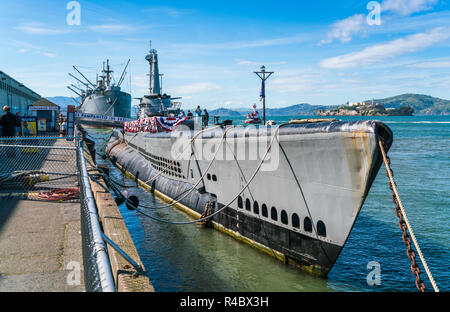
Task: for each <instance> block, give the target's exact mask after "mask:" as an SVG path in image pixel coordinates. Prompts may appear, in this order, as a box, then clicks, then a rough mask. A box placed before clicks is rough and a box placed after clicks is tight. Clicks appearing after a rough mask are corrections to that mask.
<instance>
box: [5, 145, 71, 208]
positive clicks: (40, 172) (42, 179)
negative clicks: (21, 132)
mask: <svg viewBox="0 0 450 312" xmlns="http://www.w3.org/2000/svg"><path fill="white" fill-rule="evenodd" d="M75 161H76V148H75V144H74V138H58V137H54V138H53V137H28V138H5V137H1V138H0V194H1V193H8V194H9V195H14V194H18V195H20V194H27V195H28V196H31V197H33V196H34V197H36V199H43V200H52V199H54V200H60V199H65V200H69V199H77V198H78V196H77V183H78V179H77V174H78V173H77V168H76V166H75ZM61 194H64V195H65V197H64V198H63V197H60V196H61Z"/></svg>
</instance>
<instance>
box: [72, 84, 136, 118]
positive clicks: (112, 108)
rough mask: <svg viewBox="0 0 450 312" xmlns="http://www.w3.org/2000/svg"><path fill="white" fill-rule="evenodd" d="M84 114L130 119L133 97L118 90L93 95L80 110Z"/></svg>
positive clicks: (87, 98) (84, 102)
mask: <svg viewBox="0 0 450 312" xmlns="http://www.w3.org/2000/svg"><path fill="white" fill-rule="evenodd" d="M80 112H81V113H84V114H95V115H102V116H109V117H123V118H130V116H131V95H130V94H128V93H125V92H122V91H118V90H107V91H105V93H104V94H103V95H101V94H91V95H89V96H88V97H86V99H85V100H84V101H83V105H82V106H81V109H80Z"/></svg>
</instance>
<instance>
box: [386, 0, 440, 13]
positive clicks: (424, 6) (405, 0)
mask: <svg viewBox="0 0 450 312" xmlns="http://www.w3.org/2000/svg"><path fill="white" fill-rule="evenodd" d="M438 1H439V0H384V1H383V3H382V4H381V10H382V11H392V12H394V13H397V14H400V15H410V14H413V13H418V12H422V11H427V10H430V9H432V8H433V6H434V5H436V4H437V3H438Z"/></svg>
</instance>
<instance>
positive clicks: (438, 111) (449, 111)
mask: <svg viewBox="0 0 450 312" xmlns="http://www.w3.org/2000/svg"><path fill="white" fill-rule="evenodd" d="M375 102H379V103H381V104H383V105H384V107H386V108H390V107H391V108H399V107H400V106H411V107H412V108H414V115H450V101H449V100H443V99H440V98H436V97H432V96H429V95H423V94H402V95H398V96H393V97H389V98H385V99H379V100H375Z"/></svg>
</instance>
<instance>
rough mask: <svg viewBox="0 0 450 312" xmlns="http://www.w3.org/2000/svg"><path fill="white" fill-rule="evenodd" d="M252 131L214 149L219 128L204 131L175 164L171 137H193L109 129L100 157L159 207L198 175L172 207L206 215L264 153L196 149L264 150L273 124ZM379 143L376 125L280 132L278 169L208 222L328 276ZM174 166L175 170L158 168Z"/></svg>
mask: <svg viewBox="0 0 450 312" xmlns="http://www.w3.org/2000/svg"><path fill="white" fill-rule="evenodd" d="M252 129H253V130H248V129H247V130H246V129H245V128H243V127H237V128H233V129H230V130H229V131H228V133H227V134H226V143H224V144H222V145H219V143H218V142H220V140H221V138H222V137H223V135H224V132H223V131H224V130H223V129H215V130H212V131H209V132H207V133H205V134H202V135H200V136H198V137H197V138H196V139H195V145H192V146H191V150H189V151H187V152H188V153H191V154H190V157H188V158H187V159H181V160H178V159H174V156H173V155H174V153H173V149H174V147H175V145H176V144H177V140H178V137H179V136H180V135H186V136H187V137H188V138H192V137H193V136H194V131H183V132H180V133H179V134H178V135H174V134H168V133H156V134H150V133H138V134H127V133H125V134H124V133H122V132H121V131H118V130H117V131H115V132H114V133H113V135H112V137H111V138H110V140H109V143H108V146H107V149H106V151H107V153H108V155H109V156H110V158H111V160H112V161H113V162H114V163H115V164H117V165H118V166H119V167H120V168H122V169H123V171H124V172H127V173H128V174H129V175H131V176H133V177H134V178H135V179H136V180H137V181H138V182H139V183H140V184H141V185H142V186H144V187H146V188H148V189H149V190H152V191H153V192H155V193H156V194H157V195H159V196H161V197H162V198H164V199H165V200H167V201H169V200H171V199H173V198H175V199H176V198H179V197H180V194H183V193H184V192H186V190H189V189H191V188H192V187H194V185H195V184H196V182H197V181H199V179H200V178H201V177H202V176H204V179H202V181H201V183H199V184H198V185H197V186H196V190H195V191H194V192H192V193H191V194H190V195H189V196H187V197H186V198H183V199H182V200H180V202H179V203H177V204H176V206H177V207H178V208H180V209H182V210H184V211H186V212H188V213H190V214H192V215H193V216H194V217H196V218H200V216H201V215H204V213H205V207H206V205H207V203H214V207H215V208H214V211H218V210H220V209H221V208H223V207H224V205H226V204H228V203H229V202H230V201H233V198H235V197H236V196H237V194H240V192H242V189H243V188H244V187H245V185H246V183H248V182H247V181H248V180H249V179H250V178H251V177H252V174H254V172H255V169H257V167H258V164H260V163H261V161H262V159H263V157H264V155H263V154H264V153H262V154H261V153H257V154H255V155H249V154H248V153H247V152H246V153H247V154H246V155H245V157H236V154H234V152H232V154H234V158H231V159H230V158H229V157H223V158H219V157H218V158H217V159H216V160H215V161H214V162H213V163H211V159H208V158H207V157H205V158H201V157H198V155H196V153H197V152H196V150H199V148H202V147H203V148H205V147H206V148H207V149H211V147H212V146H214V147H213V148H212V149H213V150H214V149H215V148H221V149H224V153H228V152H229V151H230V150H233V151H239V150H240V149H241V150H242V149H243V150H246V151H249V150H250V149H249V147H250V145H251V144H254V143H255V142H257V145H262V146H263V148H262V150H264V149H265V147H267V146H268V145H270V141H271V140H272V136H271V135H274V132H275V129H276V128H270V127H269V128H266V127H258V128H252ZM267 130H268V131H269V134H268V133H267ZM379 140H383V142H384V143H385V145H386V146H387V147H388V148H389V147H390V146H391V144H392V132H391V131H390V129H389V128H388V127H387V126H385V125H384V124H382V123H381V122H375V121H359V122H325V123H313V124H303V125H289V126H287V127H284V128H281V129H280V130H279V136H278V137H277V139H276V140H275V141H274V145H273V146H272V148H274V147H277V148H278V150H277V153H278V159H277V163H276V164H275V165H276V166H274V167H273V168H272V169H270V170H267V171H260V172H258V173H257V176H255V179H254V180H253V181H252V182H251V183H250V184H249V185H248V187H247V188H245V190H244V191H243V192H242V194H241V195H240V196H239V197H238V198H237V200H235V201H233V202H232V203H231V204H230V205H229V206H228V208H226V209H224V210H222V211H220V212H219V213H217V214H216V215H215V216H214V217H213V218H212V220H213V222H212V224H213V226H214V227H215V228H216V229H218V230H221V231H223V232H225V233H227V234H229V235H231V236H233V237H235V238H237V239H238V240H240V241H243V242H246V243H248V244H250V245H251V246H253V247H255V248H258V249H260V250H262V251H264V252H266V253H268V254H270V255H273V256H275V257H276V258H278V259H280V260H282V261H284V262H286V263H291V264H295V265H296V266H299V267H300V268H302V269H303V270H306V271H308V272H310V273H313V274H316V275H320V276H326V275H327V274H328V272H329V271H330V270H331V268H332V267H333V265H334V263H335V262H336V260H337V258H338V256H339V254H340V252H341V250H342V248H343V247H344V245H345V243H346V241H347V239H348V237H349V235H350V233H351V230H352V228H353V225H354V223H355V221H356V219H357V217H358V215H359V212H360V209H361V207H362V205H363V203H364V201H365V199H366V197H367V194H368V192H369V190H370V187H371V185H372V183H373V181H374V179H375V177H376V175H377V173H378V170H379V168H380V166H381V163H382V159H381V155H380V151H379V146H378V141H379ZM219 146H220V147H219ZM219 154H221V153H219ZM238 159H239V160H238ZM172 161H174V164H173V165H170V166H169V168H168V170H166V171H164V169H166V167H167V166H168V165H169V164H171V162H172ZM208 168H209V170H208V171H206V170H207V169H208ZM161 171H164V173H163V174H160V173H161ZM206 173H208V174H207V175H206ZM158 174H160V175H159V176H157V175H158ZM156 176H157V177H156ZM155 177H156V179H155ZM150 180H151V183H148V182H149V181H150Z"/></svg>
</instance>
